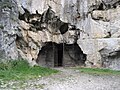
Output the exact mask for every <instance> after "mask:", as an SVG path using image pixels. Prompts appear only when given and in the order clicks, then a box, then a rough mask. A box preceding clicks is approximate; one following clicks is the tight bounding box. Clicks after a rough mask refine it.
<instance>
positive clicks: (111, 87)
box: [0, 68, 120, 90]
mask: <svg viewBox="0 0 120 90" xmlns="http://www.w3.org/2000/svg"><path fill="white" fill-rule="evenodd" d="M56 69H58V70H60V71H61V72H60V73H59V74H56V75H51V76H48V77H43V78H40V79H37V80H30V81H27V82H19V83H13V84H12V85H11V86H9V89H8V88H7V89H6V90H120V76H113V75H108V76H105V75H88V74H83V73H80V72H79V71H78V70H74V69H69V68H68V69H64V68H56ZM10 88H11V89H10ZM0 90H2V89H0ZM4 90H5V89H4Z"/></svg>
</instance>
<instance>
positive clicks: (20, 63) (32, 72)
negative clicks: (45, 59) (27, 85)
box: [0, 60, 58, 81]
mask: <svg viewBox="0 0 120 90" xmlns="http://www.w3.org/2000/svg"><path fill="white" fill-rule="evenodd" d="M57 72H58V71H57V70H53V69H49V68H43V67H39V66H34V67H31V66H29V64H28V63H27V61H25V60H16V61H8V62H5V63H3V62H2V63H0V80H2V81H6V80H29V79H34V78H38V77H42V76H47V75H51V74H54V73H57Z"/></svg>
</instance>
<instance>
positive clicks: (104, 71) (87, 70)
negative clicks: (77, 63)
mask: <svg viewBox="0 0 120 90" xmlns="http://www.w3.org/2000/svg"><path fill="white" fill-rule="evenodd" d="M77 69H78V70H79V71H80V72H83V73H88V74H98V75H104V74H105V75H106V74H108V75H109V74H114V75H120V71H115V70H110V69H99V68H77Z"/></svg>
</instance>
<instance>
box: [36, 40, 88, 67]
mask: <svg viewBox="0 0 120 90" xmlns="http://www.w3.org/2000/svg"><path fill="white" fill-rule="evenodd" d="M85 61H86V54H84V53H83V52H82V50H81V49H80V47H79V46H78V44H77V43H75V44H64V43H61V44H57V43H53V42H47V43H46V45H45V46H44V47H42V49H41V50H40V51H39V54H38V58H37V60H36V62H37V63H38V64H39V65H40V66H45V67H62V66H63V67H64V66H65V67H69V66H83V65H84V64H85Z"/></svg>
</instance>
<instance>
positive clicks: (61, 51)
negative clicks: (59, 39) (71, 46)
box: [55, 44, 63, 66]
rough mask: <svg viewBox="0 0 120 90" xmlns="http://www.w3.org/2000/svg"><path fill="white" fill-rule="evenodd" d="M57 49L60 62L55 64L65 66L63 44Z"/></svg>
mask: <svg viewBox="0 0 120 90" xmlns="http://www.w3.org/2000/svg"><path fill="white" fill-rule="evenodd" d="M57 49H58V51H57V54H58V55H57V56H58V58H57V62H58V63H55V65H57V66H63V44H59V45H57Z"/></svg>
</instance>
